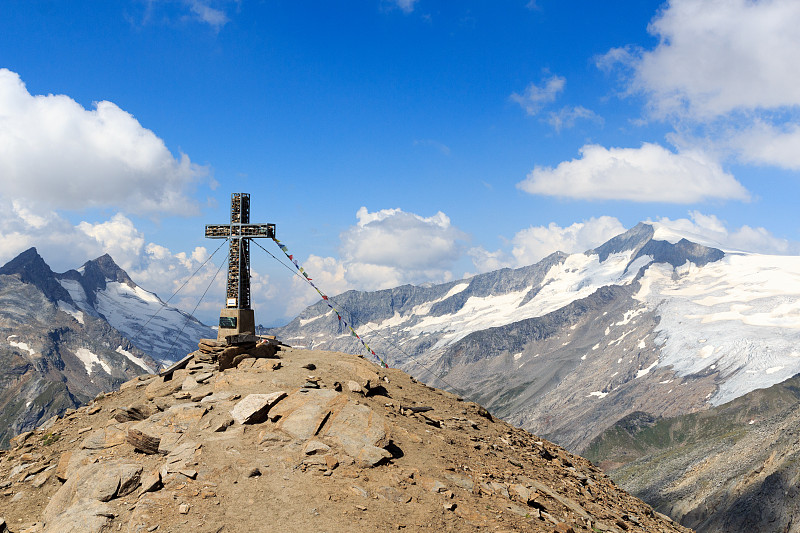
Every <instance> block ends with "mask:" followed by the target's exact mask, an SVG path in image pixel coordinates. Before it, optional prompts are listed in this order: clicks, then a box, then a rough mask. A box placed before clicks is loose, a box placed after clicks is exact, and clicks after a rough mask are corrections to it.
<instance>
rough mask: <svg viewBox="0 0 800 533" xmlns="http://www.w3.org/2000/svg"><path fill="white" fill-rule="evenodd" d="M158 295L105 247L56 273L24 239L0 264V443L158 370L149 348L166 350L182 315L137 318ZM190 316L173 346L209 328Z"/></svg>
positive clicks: (150, 309) (169, 310)
mask: <svg viewBox="0 0 800 533" xmlns="http://www.w3.org/2000/svg"><path fill="white" fill-rule="evenodd" d="M161 304H162V302H161V301H160V300H159V299H158V297H156V296H155V295H154V294H152V293H148V292H147V291H144V290H143V289H141V288H140V287H138V286H137V285H136V284H135V283H133V281H131V280H130V278H129V277H128V275H127V274H126V273H125V272H124V271H123V270H122V269H120V268H119V267H118V266H117V265H116V264H115V263H114V261H113V260H112V259H111V258H110V257H109V256H107V255H106V256H103V257H99V258H97V259H95V260H93V261H89V262H87V263H86V264H84V265H83V266H82V267H81V268H80V269H79V270H70V271H68V272H65V273H64V274H56V273H54V272H53V271H52V270H51V269H50V267H49V266H48V265H47V263H46V262H45V261H44V259H42V257H41V256H40V255H39V254H38V253H37V252H36V249H35V248H31V249H30V250H27V251H25V252H23V253H22V254H20V255H19V256H17V257H16V258H14V259H13V260H12V261H10V262H8V263H7V264H6V265H4V266H3V267H2V268H0V448H3V447H6V446H7V445H8V439H9V437H10V436H11V435H14V434H16V433H19V432H20V431H25V430H27V429H31V428H33V427H35V426H36V425H38V424H40V423H41V421H43V420H46V419H48V418H50V417H52V416H54V415H59V414H63V413H64V411H66V410H67V409H69V408H75V407H78V406H79V405H83V404H85V403H86V402H88V401H89V400H90V399H92V398H94V397H95V396H96V395H97V393H99V392H100V391H106V390H113V389H115V388H116V387H118V386H119V385H120V384H121V383H123V382H125V381H127V380H129V379H131V378H132V377H133V376H136V375H138V374H142V373H145V372H152V371H153V370H155V368H156V367H157V366H158V364H159V362H157V361H156V360H155V359H154V358H153V357H150V354H151V353H154V354H156V356H159V355H161V356H163V355H164V354H165V353H167V351H166V350H167V348H168V344H172V341H173V339H175V338H176V336H177V332H178V331H179V329H180V327H183V324H184V323H186V318H187V317H186V315H184V314H182V313H180V312H179V311H177V310H175V309H172V308H166V309H165V310H164V311H162V313H160V315H159V316H156V318H155V319H153V320H152V321H151V322H150V323H149V324H148V325H147V326H146V327H145V328H142V326H143V325H144V323H145V321H146V320H147V318H149V316H151V315H152V314H153V313H155V311H156V310H158V309H159V308H160V307H161ZM176 317H180V318H181V321H180V322H179V321H178V320H177V319H176ZM189 324H190V325H189V327H187V328H186V330H185V332H184V333H183V335H182V340H179V342H177V343H176V346H178V348H175V346H173V347H172V348H171V349H172V350H173V351H174V350H176V349H180V350H182V351H181V352H176V353H181V354H182V353H186V349H185V348H186V347H187V344H186V343H187V342H188V341H187V339H188V337H187V335H193V336H195V335H198V334H200V333H202V334H203V335H204V336H208V334H209V333H210V332H211V331H212V330H211V329H210V328H207V327H205V326H202V325H200V323H199V322H197V321H196V320H193V319H192V320H189ZM192 324H193V325H192ZM141 329H143V334H140V335H138V336H137V331H138V330H141ZM149 338H157V339H159V341H157V342H154V341H150V340H146V339H149ZM193 338H196V336H195V337H193ZM132 341H133V342H132ZM194 342H196V341H192V342H190V343H189V345H188V346H189V347H191V346H193V344H194ZM151 350H152V352H151Z"/></svg>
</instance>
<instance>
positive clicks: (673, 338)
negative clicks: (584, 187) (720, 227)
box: [271, 223, 800, 452]
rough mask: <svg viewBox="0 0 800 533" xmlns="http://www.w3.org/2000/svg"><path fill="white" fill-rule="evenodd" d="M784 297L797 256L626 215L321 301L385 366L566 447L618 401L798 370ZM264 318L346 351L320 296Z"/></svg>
mask: <svg viewBox="0 0 800 533" xmlns="http://www.w3.org/2000/svg"><path fill="white" fill-rule="evenodd" d="M776 280H780V282H777V281H776ZM609 291H610V292H609ZM787 291H788V292H787ZM787 297H789V298H798V299H800V258H797V257H793V256H791V257H784V256H762V255H758V254H744V253H740V252H733V253H726V252H724V251H722V250H721V249H719V248H713V247H709V246H706V245H704V244H698V243H695V242H692V241H690V240H688V239H687V238H686V237H685V236H683V235H681V234H680V233H679V232H676V231H667V230H665V229H664V228H663V227H662V226H661V225H657V224H650V223H639V224H637V225H636V226H634V227H633V228H631V229H629V230H627V231H625V232H623V233H621V234H620V235H617V236H615V237H613V238H612V239H609V240H608V241H607V242H606V243H603V244H602V245H600V246H598V247H596V248H594V249H591V250H587V251H586V252H584V253H578V254H571V255H567V254H563V253H560V252H557V253H554V254H552V255H550V256H548V257H547V258H545V259H543V260H542V261H540V262H539V263H537V264H534V265H529V266H526V267H522V268H518V269H502V270H498V271H493V272H489V273H485V274H478V275H476V276H473V277H471V278H467V279H463V280H455V281H450V282H448V283H445V284H441V285H434V286H431V287H414V286H403V287H398V288H394V289H387V290H383V291H376V292H371V293H369V292H358V291H348V292H346V293H343V294H342V295H339V296H336V297H333V298H332V302H333V303H334V305H336V306H337V309H339V311H340V312H341V314H342V316H343V317H344V318H345V319H346V320H347V322H348V323H349V324H350V325H353V326H354V327H355V328H356V329H357V330H358V331H359V333H360V334H361V336H362V337H363V338H364V339H365V340H366V341H367V342H368V343H369V344H370V346H371V347H372V348H373V349H375V350H376V351H380V352H381V357H382V358H384V359H385V360H386V361H388V363H389V364H390V365H392V366H398V367H400V368H403V369H405V370H407V371H408V372H410V373H411V374H412V375H415V376H417V377H418V378H419V379H423V380H425V381H428V382H430V383H436V384H437V385H440V386H447V387H452V388H453V389H454V390H458V391H460V392H461V393H463V394H464V395H466V396H468V397H474V398H479V399H481V401H483V402H485V403H486V405H487V408H489V409H490V410H494V412H497V413H498V414H500V415H502V416H504V417H506V418H507V419H508V420H510V421H512V422H513V423H515V424H518V425H520V426H522V427H524V428H526V429H528V430H530V431H533V432H535V433H538V434H542V435H544V436H547V437H548V438H551V439H553V440H554V441H555V442H557V443H559V444H562V445H565V446H566V447H567V448H568V449H570V450H572V451H575V452H580V451H581V450H582V449H583V448H585V446H587V445H588V444H589V442H590V441H591V439H592V438H594V437H595V436H596V435H597V434H599V433H600V432H602V431H603V430H604V429H605V428H606V427H608V426H610V425H612V424H614V423H615V422H616V421H617V420H619V419H620V418H622V417H624V416H626V415H627V414H630V413H632V412H635V411H646V412H649V413H651V414H652V415H654V416H674V415H677V414H680V413H681V412H688V411H693V410H704V409H708V408H710V407H712V406H713V405H717V404H719V403H723V402H725V401H728V400H730V399H732V398H734V397H737V396H739V395H742V394H745V393H747V392H748V391H750V390H753V389H754V388H758V387H768V386H770V385H772V384H774V383H778V382H780V381H782V380H783V379H787V378H788V377H790V376H791V375H793V373H797V372H800V362H799V361H800V359H798V358H797V357H795V356H794V355H793V354H794V353H795V351H794V348H793V346H794V345H796V343H800V333H798V331H797V330H795V329H793V328H792V326H791V324H792V322H791V320H792V318H791V309H790V307H787V306H785V305H783V304H782V302H784V301H785V300H786V298H787ZM576 302H577V303H576ZM579 309H584V310H583V311H579ZM537 324H538V325H537ZM545 325H546V327H547V331H548V334H547V336H546V337H541V336H539V337H537V335H536V334H535V331H539V330H540V329H539V328H541V327H544V326H545ZM271 332H272V333H274V334H276V335H278V336H279V337H280V338H281V339H283V340H284V341H285V342H288V343H290V344H292V345H296V346H305V347H308V346H314V347H320V348H326V349H336V350H342V351H349V352H352V353H360V351H361V349H362V347H361V346H360V344H359V343H358V342H357V340H355V339H354V338H352V337H350V336H349V335H348V333H349V332H348V331H347V330H346V329H345V328H344V327H343V325H342V324H340V323H339V322H338V320H337V317H336V315H335V314H334V313H332V312H331V311H330V309H329V308H328V307H327V305H326V303H325V302H319V303H317V304H315V305H312V306H309V307H308V308H307V309H306V310H304V311H303V312H302V313H300V315H299V316H298V317H297V318H296V319H295V320H293V321H292V322H290V323H289V324H287V325H286V326H283V327H281V328H273V329H272V330H271ZM520 332H528V333H525V334H520ZM512 340H513V342H512ZM466 353H472V354H474V355H473V356H470V357H464V356H463V354H466ZM553 368H560V369H561V371H560V372H557V373H554V372H553V371H552V369H553ZM429 369H433V370H434V372H435V373H436V374H438V376H434V374H432V373H431V372H430V370H429ZM544 376H550V377H548V378H545V377H544ZM519 395H522V397H525V398H527V400H526V401H525V402H521V401H520V400H519V398H517V397H518V396H519ZM514 398H517V399H516V400H514ZM567 398H568V399H569V405H571V406H572V407H573V408H572V409H567V408H566V407H565V404H566V400H567ZM593 412H595V413H601V416H599V417H595V416H593V415H592V413H593ZM557 420H561V421H562V422H561V423H558V422H556V421H557Z"/></svg>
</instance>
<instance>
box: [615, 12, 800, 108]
mask: <svg viewBox="0 0 800 533" xmlns="http://www.w3.org/2000/svg"><path fill="white" fill-rule="evenodd" d="M798 25H800V3H798V2H796V1H795V0H768V1H767V0H764V1H758V2H754V1H752V0H715V1H711V2H709V1H707V0H671V1H670V2H669V4H668V5H667V7H666V9H663V10H662V11H661V12H660V14H659V15H658V16H657V17H656V18H655V19H654V20H653V21H652V22H651V23H650V26H649V28H648V30H649V31H650V33H651V34H653V35H655V36H657V37H658V38H659V44H658V45H657V46H656V47H655V48H654V49H653V50H650V51H646V52H643V53H642V54H641V56H640V57H639V58H638V60H636V61H635V64H634V67H635V79H634V83H635V84H636V87H637V88H638V89H641V90H642V91H645V92H646V93H648V94H649V95H650V97H651V102H652V104H653V107H654V110H655V111H656V112H658V113H661V114H667V113H674V112H680V111H688V112H689V113H691V114H692V115H694V116H697V117H702V118H708V117H713V116H719V115H724V114H727V113H730V112H731V111H735V110H741V109H759V108H780V107H784V106H797V105H800V93H798V91H797V86H798V83H800V74H798V72H797V69H796V65H797V63H798V60H800V52H798V51H799V50H800V32H798V31H797V28H798ZM615 53H616V52H615Z"/></svg>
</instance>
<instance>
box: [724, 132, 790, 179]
mask: <svg viewBox="0 0 800 533" xmlns="http://www.w3.org/2000/svg"><path fill="white" fill-rule="evenodd" d="M727 144H728V145H729V146H730V147H732V148H733V149H734V150H735V151H736V153H737V154H738V158H739V160H741V161H742V162H745V163H753V164H759V165H777V166H779V167H781V168H787V169H792V170H798V169H800V124H782V125H774V124H769V123H767V122H765V121H763V120H756V121H754V122H753V123H752V125H750V126H748V127H746V128H742V129H739V130H733V131H731V132H730V133H729V135H728V140H727Z"/></svg>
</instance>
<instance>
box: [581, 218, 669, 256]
mask: <svg viewBox="0 0 800 533" xmlns="http://www.w3.org/2000/svg"><path fill="white" fill-rule="evenodd" d="M653 235H655V229H654V228H653V226H651V225H650V224H645V223H644V222H639V223H638V224H636V225H635V226H634V227H632V228H631V229H629V230H628V231H626V232H625V233H620V234H619V235H617V236H616V237H614V238H612V239H610V240H608V241H606V242H605V243H604V244H603V245H601V246H599V247H597V248H595V249H593V250H588V251H587V252H586V253H587V254H589V255H592V254H597V255H599V256H600V261H605V260H606V259H607V258H608V256H609V255H611V254H617V253H620V252H624V251H627V250H634V251H636V252H638V251H639V250H641V249H642V247H644V245H646V244H647V243H648V242H650V241H651V240H652V239H653ZM634 255H636V254H634Z"/></svg>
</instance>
